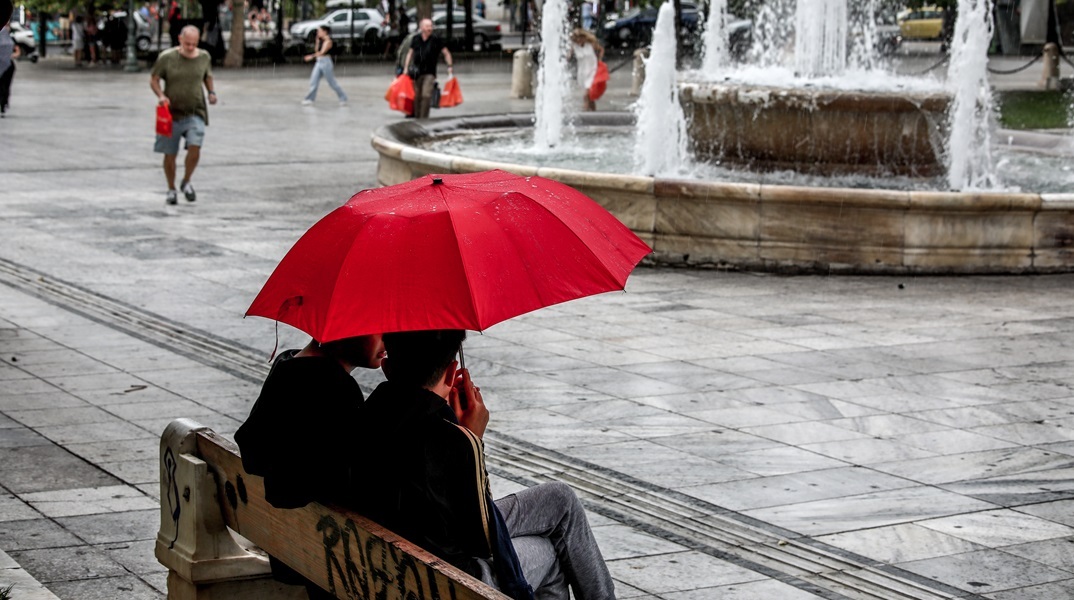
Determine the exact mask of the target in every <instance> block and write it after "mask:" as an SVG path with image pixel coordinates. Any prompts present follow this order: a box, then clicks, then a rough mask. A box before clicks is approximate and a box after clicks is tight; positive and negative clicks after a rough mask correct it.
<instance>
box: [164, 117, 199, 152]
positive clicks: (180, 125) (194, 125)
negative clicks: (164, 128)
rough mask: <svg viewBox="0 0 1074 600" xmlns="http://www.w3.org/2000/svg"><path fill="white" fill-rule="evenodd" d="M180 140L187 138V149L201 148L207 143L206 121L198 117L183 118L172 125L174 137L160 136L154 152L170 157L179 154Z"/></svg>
mask: <svg viewBox="0 0 1074 600" xmlns="http://www.w3.org/2000/svg"><path fill="white" fill-rule="evenodd" d="M180 138H186V146H184V147H185V148H187V149H189V148H190V147H191V146H199V147H200V146H201V143H202V142H203V141H205V121H203V120H202V118H201V117H199V116H197V115H191V116H189V117H183V118H182V119H179V120H178V121H175V122H174V123H172V136H171V137H164V136H162V135H158V136H157V141H156V142H155V143H154V144H153V151H154V152H160V153H161V154H168V155H175V154H179V140H180Z"/></svg>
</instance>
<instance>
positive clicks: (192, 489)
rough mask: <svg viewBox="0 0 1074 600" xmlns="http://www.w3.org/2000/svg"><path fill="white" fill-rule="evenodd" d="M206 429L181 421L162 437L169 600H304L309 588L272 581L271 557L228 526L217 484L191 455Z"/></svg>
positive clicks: (160, 548)
mask: <svg viewBox="0 0 1074 600" xmlns="http://www.w3.org/2000/svg"><path fill="white" fill-rule="evenodd" d="M202 429H204V428H203V427H201V426H199V425H198V424H197V423H194V422H193V421H190V420H187V419H179V420H176V421H173V422H172V423H171V424H169V425H168V428H167V429H165V431H164V434H163V435H162V436H161V441H160V450H161V452H160V456H161V477H160V487H161V490H160V531H159V532H158V533H157V547H156V556H157V560H158V561H160V563H161V564H163V565H164V566H166V567H168V599H169V600H246V599H249V600H255V599H256V600H305V599H306V592H305V589H304V588H301V587H294V586H285V585H282V584H280V583H278V582H277V581H275V580H274V579H272V575H271V569H270V567H269V563H268V557H267V556H265V555H264V554H263V553H258V552H256V551H251V550H248V549H247V548H244V547H242V546H240V545H239V544H238V543H237V541H236V539H235V537H234V536H233V535H232V533H231V531H230V530H229V529H228V528H227V527H226V526H225V525H224V518H223V515H222V514H221V512H220V498H219V491H218V486H217V485H216V480H215V478H214V477H213V474H212V473H211V472H210V470H209V466H208V464H207V463H205V461H203V460H201V459H199V458H198V457H196V456H194V455H193V454H192V453H193V452H194V451H195V450H196V435H197V432H198V431H200V430H202Z"/></svg>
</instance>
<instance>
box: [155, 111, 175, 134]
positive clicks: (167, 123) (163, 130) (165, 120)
mask: <svg viewBox="0 0 1074 600" xmlns="http://www.w3.org/2000/svg"><path fill="white" fill-rule="evenodd" d="M157 135H162V136H164V137H172V111H171V110H170V109H169V108H168V106H167V105H165V104H158V105H157Z"/></svg>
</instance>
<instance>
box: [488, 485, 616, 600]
mask: <svg viewBox="0 0 1074 600" xmlns="http://www.w3.org/2000/svg"><path fill="white" fill-rule="evenodd" d="M496 506H497V507H498V508H499V509H500V512H501V513H502V514H503V518H504V520H505V521H506V522H507V529H508V531H510V532H511V541H512V542H513V543H514V546H515V552H516V553H517V554H518V560H519V563H521V565H522V572H523V573H524V574H525V576H526V581H527V582H529V584H530V586H532V587H533V591H534V593H535V595H536V596H537V600H568V599H569V598H570V596H569V594H568V592H567V586H568V585H569V586H570V588H571V589H573V590H574V597H575V600H615V584H614V583H613V582H612V576H611V573H609V572H608V566H607V565H605V564H604V557H603V556H602V555H601V553H600V548H598V547H597V541H596V540H595V539H594V538H593V531H592V530H591V529H590V528H589V520H588V519H586V516H585V509H583V508H582V504H581V502H579V501H578V497H577V496H575V495H574V490H572V489H571V488H570V486H568V485H566V484H563V483H542V484H541V485H538V486H534V487H531V488H528V489H525V490H522V491H521V492H518V493H517V494H511V495H510V496H505V497H503V498H500V499H499V500H497V501H496ZM487 566H488V565H484V564H483V565H482V571H484V573H483V576H482V579H483V580H484V581H485V583H490V584H492V585H495V581H493V578H492V574H491V570H490V569H487V568H486V567H487Z"/></svg>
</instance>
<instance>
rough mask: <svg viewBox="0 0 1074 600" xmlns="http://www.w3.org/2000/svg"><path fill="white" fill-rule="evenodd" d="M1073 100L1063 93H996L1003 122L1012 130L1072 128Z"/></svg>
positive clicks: (997, 106) (1001, 121) (997, 104)
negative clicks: (1071, 107)
mask: <svg viewBox="0 0 1074 600" xmlns="http://www.w3.org/2000/svg"><path fill="white" fill-rule="evenodd" d="M1070 102H1071V97H1070V96H1069V95H1067V94H1064V93H1063V92H1059V91H1048V92H1034V91H1011V92H999V93H997V94H996V108H997V110H998V112H999V115H1000V119H999V121H1000V123H1001V124H1002V125H1003V126H1004V127H1007V128H1009V129H1063V128H1066V127H1069V126H1070V125H1069V123H1068V121H1069V119H1070V114H1069V111H1070Z"/></svg>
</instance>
